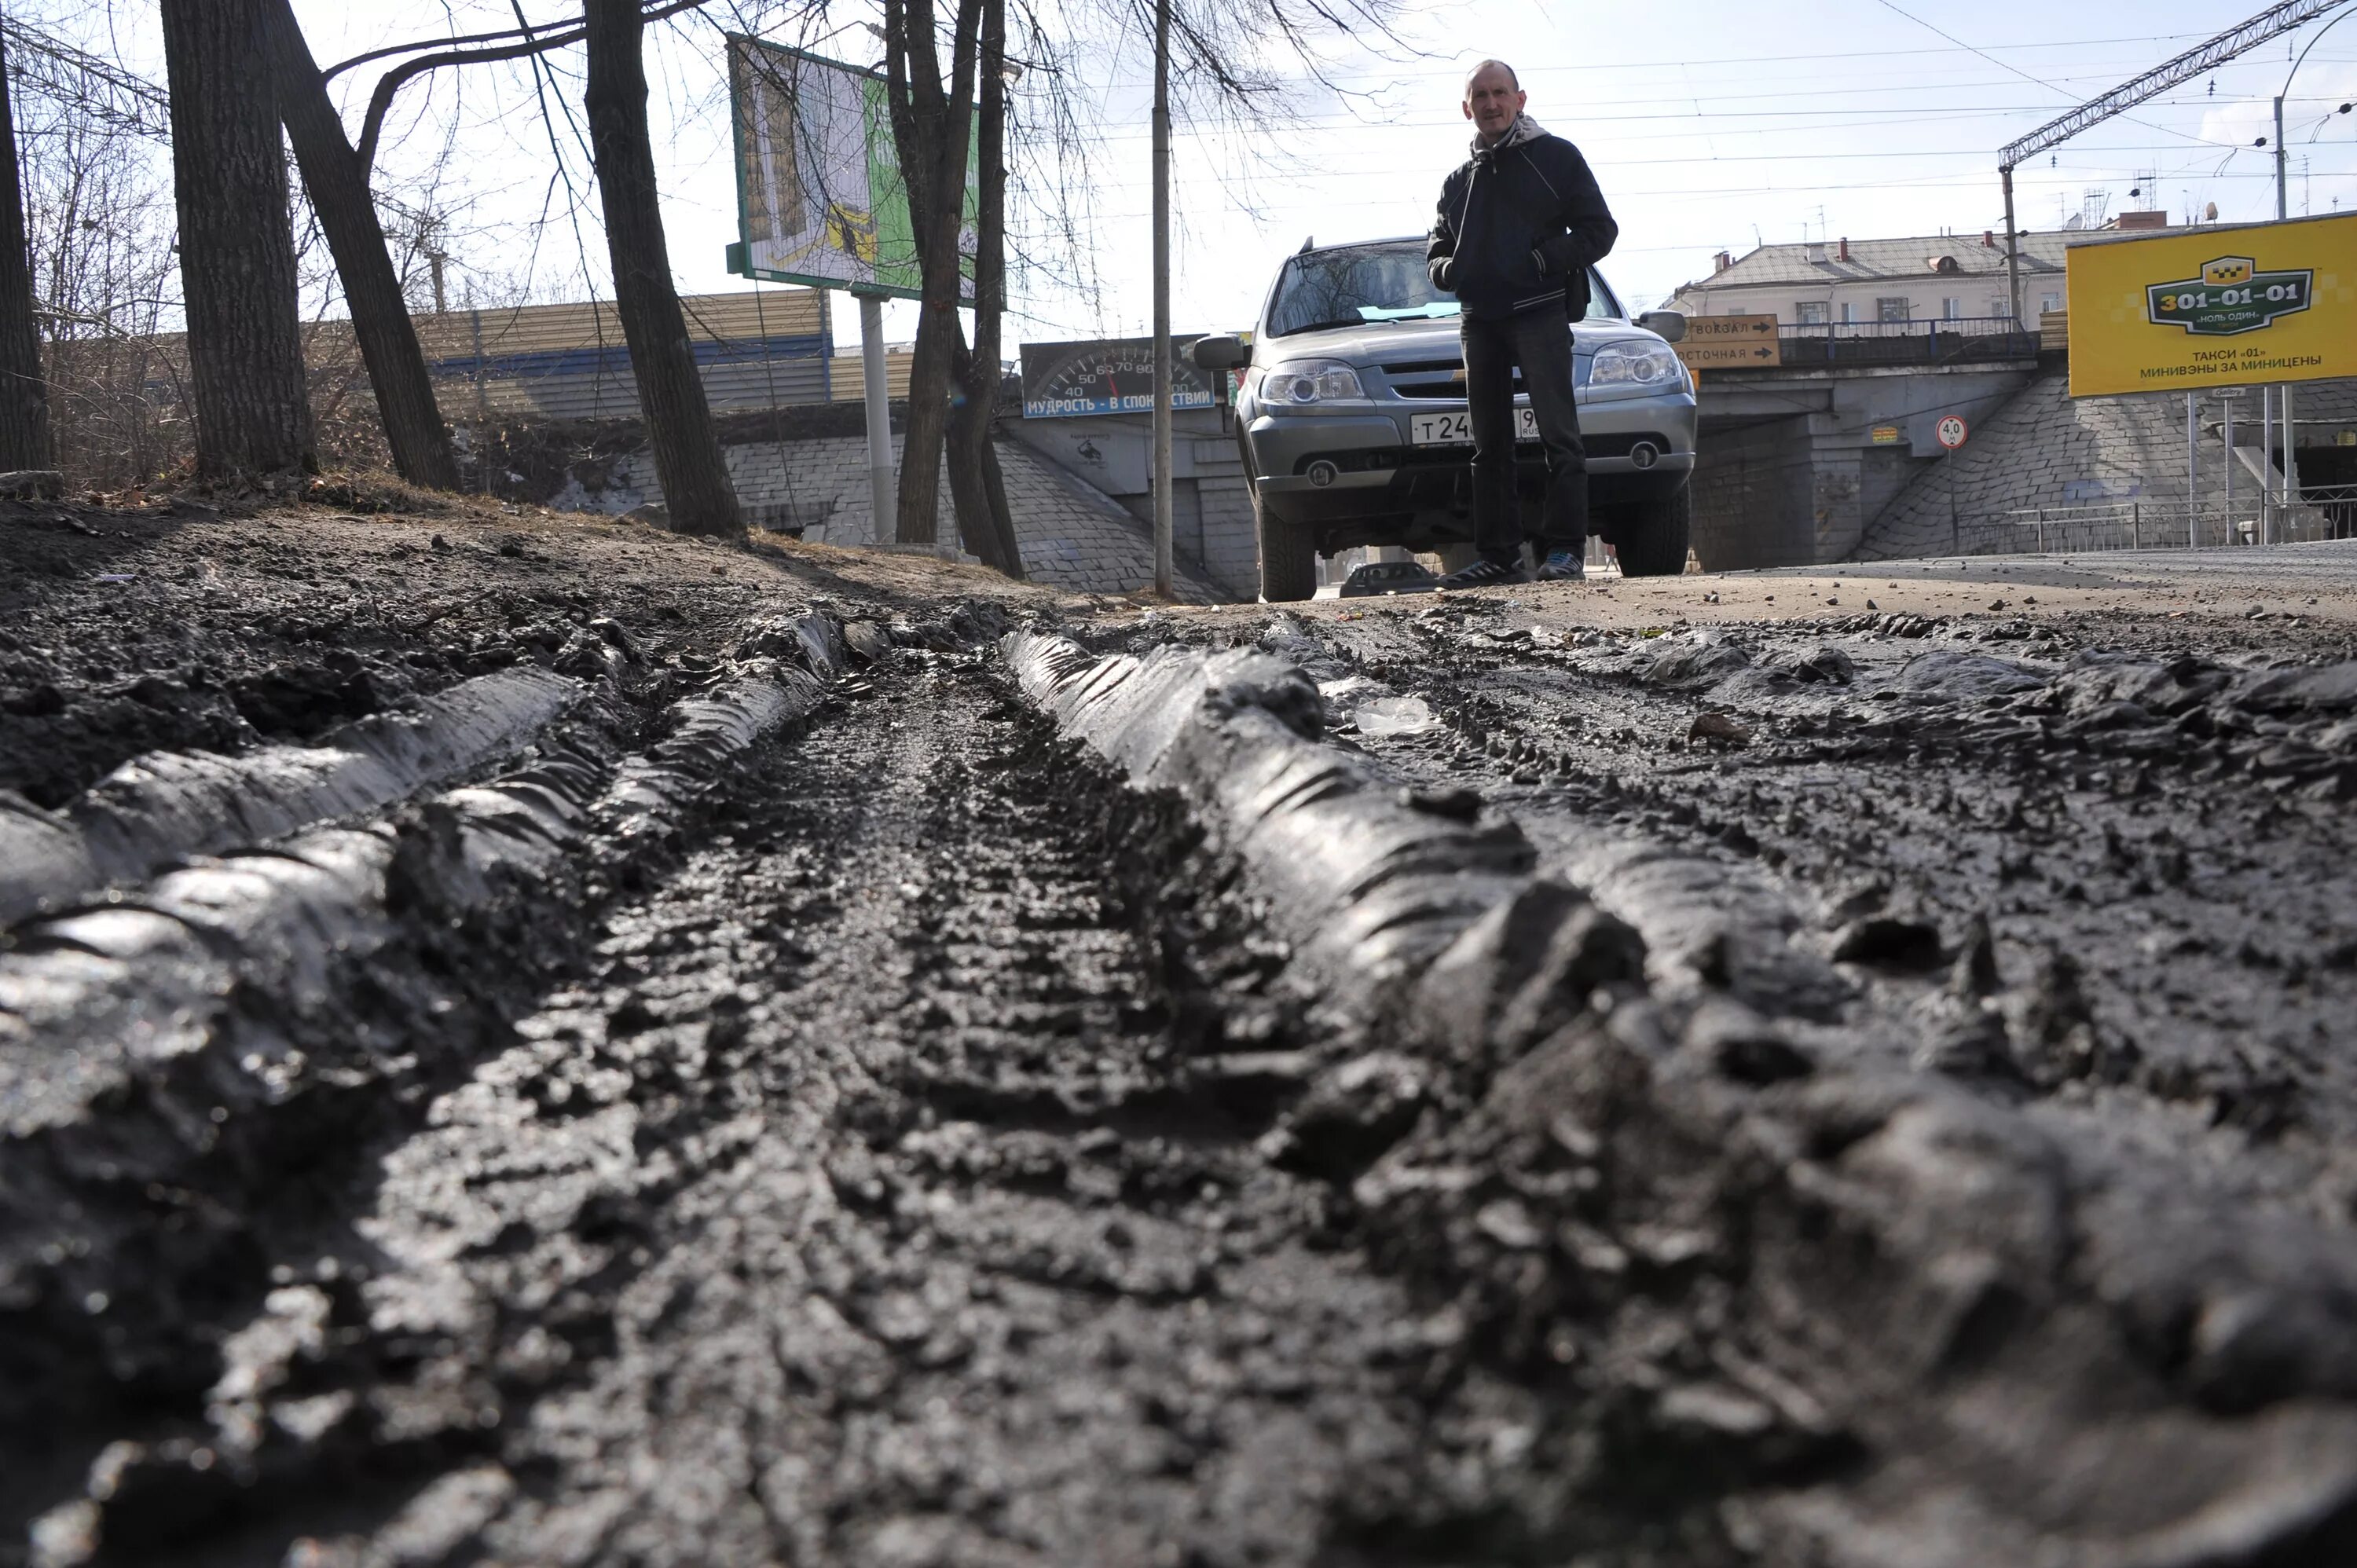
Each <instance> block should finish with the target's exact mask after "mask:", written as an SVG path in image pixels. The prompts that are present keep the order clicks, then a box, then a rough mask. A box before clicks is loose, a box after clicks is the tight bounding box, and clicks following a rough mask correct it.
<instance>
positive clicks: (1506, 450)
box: [1458, 305, 1587, 566]
mask: <svg viewBox="0 0 2357 1568" xmlns="http://www.w3.org/2000/svg"><path fill="white" fill-rule="evenodd" d="M1458 330H1459V333H1460V336H1461V338H1462V341H1463V343H1464V345H1465V400H1466V407H1467V412H1468V413H1469V415H1470V418H1471V424H1472V426H1473V545H1474V548H1475V549H1477V550H1479V551H1480V553H1481V554H1482V557H1483V558H1484V559H1485V560H1490V561H1494V562H1496V563H1497V564H1500V565H1501V566H1512V565H1519V564H1521V562H1522V558H1523V525H1522V516H1521V509H1520V507H1519V506H1518V505H1517V504H1516V499H1515V494H1514V367H1515V366H1517V365H1520V366H1521V367H1522V371H1523V387H1524V388H1525V390H1527V391H1528V392H1530V394H1531V409H1532V411H1533V412H1534V413H1536V414H1537V415H1538V422H1539V439H1540V440H1541V441H1542V442H1543V443H1544V444H1545V446H1546V465H1547V487H1546V510H1545V511H1544V514H1543V515H1542V517H1541V518H1540V521H1539V528H1538V533H1537V539H1536V544H1537V549H1538V553H1539V556H1540V558H1541V559H1542V560H1544V558H1545V556H1546V554H1547V553H1548V552H1549V551H1553V550H1582V549H1585V548H1586V547H1587V449H1586V448H1585V447H1583V446H1581V445H1580V444H1579V413H1578V408H1577V404H1576V403H1574V402H1573V401H1572V385H1571V319H1570V317H1569V314H1568V312H1567V307H1566V306H1560V305H1558V306H1553V307H1552V308H1545V309H1539V310H1525V311H1523V312H1522V313H1521V314H1520V315H1517V316H1510V317H1505V318H1504V319H1502V320H1498V321H1476V320H1474V319H1473V318H1472V317H1463V318H1462V319H1461V321H1460V322H1459V324H1458Z"/></svg>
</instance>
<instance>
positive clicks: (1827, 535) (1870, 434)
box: [1694, 338, 2039, 571]
mask: <svg viewBox="0 0 2357 1568" xmlns="http://www.w3.org/2000/svg"><path fill="white" fill-rule="evenodd" d="M2029 342H2031V343H2034V342H2035V339H2034V338H2031V339H2029ZM2038 369H2039V361H2038V359H2037V356H2036V353H2035V352H2034V350H2031V349H2029V347H2028V345H2027V344H2024V345H2021V346H2020V347H2019V348H2018V349H2016V350H2015V351H2013V352H2010V353H2008V354H2007V355H2005V356H2004V357H1999V358H1991V359H1989V360H1982V361H1978V362H1970V363H1944V364H1931V365H1857V366H1846V365H1833V366H1827V365H1823V364H1819V365H1814V366H1797V367H1796V366H1786V367H1782V368H1778V369H1762V370H1757V371H1717V370H1709V371H1703V372H1702V374H1701V376H1700V378H1699V379H1700V402H1701V414H1702V435H1701V446H1700V456H1699V460H1698V462H1697V465H1696V467H1695V489H1694V540H1695V553H1697V554H1698V555H1699V556H1700V558H1701V560H1702V563H1703V564H1704V566H1705V567H1706V568H1708V569H1709V570H1712V571H1738V570H1744V569H1748V568H1752V567H1760V566H1804V565H1813V564H1818V563H1820V562H1833V561H1841V560H1846V559H1848V558H1849V557H1850V556H1851V555H1852V553H1854V552H1856V551H1857V547H1858V545H1859V542H1860V541H1861V540H1862V539H1863V538H1864V537H1865V534H1866V532H1867V529H1868V528H1869V527H1870V526H1871V525H1872V523H1873V522H1874V521H1875V520H1876V518H1878V516H1880V515H1881V513H1882V512H1883V510H1884V509H1885V508H1887V507H1889V505H1890V504H1891V502H1892V501H1894V500H1895V499H1898V497H1899V496H1900V492H1901V491H1903V490H1904V489H1907V488H1908V486H1909V485H1910V484H1911V483H1913V482H1914V481H1915V480H1916V478H1918V477H1919V476H1920V475H1921V473H1922V472H1923V471H1924V467H1925V465H1927V464H1930V463H1933V462H1936V461H1938V460H1939V456H1940V451H1941V448H1940V445H1939V442H1938V440H1937V438H1936V436H1935V435H1934V434H1933V432H1934V429H1935V427H1936V426H1937V425H1938V424H1939V422H1940V420H1941V419H1942V418H1943V416H1945V415H1947V414H1951V413H1956V414H1962V415H1963V416H1964V419H1965V421H1966V422H1967V423H1968V424H1972V425H1974V426H1975V427H1977V426H1978V425H1979V424H1981V422H1982V420H1983V419H1984V417H1985V416H1986V415H1988V414H1991V413H1995V412H1996V410H1998V409H1999V408H2001V407H2003V406H2004V405H2005V404H2006V403H2008V402H2009V401H2011V400H2012V399H2013V398H2014V397H2016V396H2017V395H2018V394H2019V393H2020V392H2022V391H2023V390H2024V389H2025V388H2027V387H2028V386H2029V384H2030V382H2031V381H2032V380H2033V379H2034V378H2035V377H2036V375H2037V373H2038Z"/></svg>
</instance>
